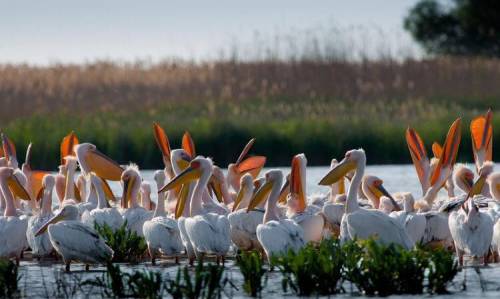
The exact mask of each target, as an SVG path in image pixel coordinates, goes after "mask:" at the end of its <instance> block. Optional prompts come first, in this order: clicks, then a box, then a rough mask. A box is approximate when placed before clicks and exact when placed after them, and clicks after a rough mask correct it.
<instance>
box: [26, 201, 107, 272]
mask: <svg viewBox="0 0 500 299" xmlns="http://www.w3.org/2000/svg"><path fill="white" fill-rule="evenodd" d="M78 218H79V211H78V208H77V207H76V206H74V205H65V206H63V207H62V209H61V210H60V211H59V213H58V214H56V215H55V216H54V217H52V218H51V219H50V220H49V221H48V222H47V223H45V224H44V225H43V226H42V227H41V228H40V229H39V230H38V232H37V233H36V234H35V236H39V235H41V234H43V233H45V232H46V231H48V234H49V237H50V242H51V243H52V246H54V249H55V250H56V251H57V253H59V254H60V255H61V256H62V258H63V260H64V263H65V264H66V271H70V264H71V261H75V260H76V261H80V262H82V263H85V264H86V265H87V266H86V268H87V269H88V265H89V264H99V263H105V262H108V261H110V260H111V258H112V257H113V250H112V249H111V248H109V246H108V245H106V242H104V240H103V239H102V238H101V237H100V236H99V235H98V234H97V233H96V231H95V230H94V229H93V228H92V227H90V226H88V225H86V224H84V223H82V222H80V221H78Z"/></svg>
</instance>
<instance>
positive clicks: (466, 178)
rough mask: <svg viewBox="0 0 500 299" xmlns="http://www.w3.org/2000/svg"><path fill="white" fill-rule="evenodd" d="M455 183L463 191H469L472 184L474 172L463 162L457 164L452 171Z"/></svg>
mask: <svg viewBox="0 0 500 299" xmlns="http://www.w3.org/2000/svg"><path fill="white" fill-rule="evenodd" d="M453 179H454V180H455V184H456V185H457V186H458V187H459V188H460V189H462V191H464V192H465V193H469V191H470V189H471V188H472V185H473V184H474V172H473V171H472V170H470V169H469V168H467V167H466V166H465V165H463V164H457V166H456V168H455V171H454V173H453Z"/></svg>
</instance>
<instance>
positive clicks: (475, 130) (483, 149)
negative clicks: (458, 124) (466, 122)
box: [470, 109, 493, 170]
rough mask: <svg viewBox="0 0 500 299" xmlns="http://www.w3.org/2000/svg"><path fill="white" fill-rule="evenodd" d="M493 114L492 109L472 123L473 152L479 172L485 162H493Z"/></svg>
mask: <svg viewBox="0 0 500 299" xmlns="http://www.w3.org/2000/svg"><path fill="white" fill-rule="evenodd" d="M492 117H493V113H492V112H491V109H490V110H488V112H487V113H486V114H485V115H481V116H478V117H476V118H474V119H473V120H472V121H471V123H470V132H471V137H472V150H473V152H474V160H475V161H476V167H477V170H479V168H480V167H481V166H482V164H483V163H484V162H485V161H492V158H493V157H492V156H493V151H492V139H493V126H492V124H491V121H492Z"/></svg>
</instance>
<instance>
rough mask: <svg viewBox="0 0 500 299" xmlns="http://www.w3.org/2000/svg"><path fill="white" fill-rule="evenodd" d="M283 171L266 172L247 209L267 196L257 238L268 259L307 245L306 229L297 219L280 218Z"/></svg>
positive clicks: (255, 205) (251, 208) (256, 204)
mask: <svg viewBox="0 0 500 299" xmlns="http://www.w3.org/2000/svg"><path fill="white" fill-rule="evenodd" d="M282 184H283V173H282V172H281V170H276V169H273V170H269V171H268V172H266V183H265V184H264V185H262V186H261V187H260V188H259V190H258V191H257V192H256V193H255V194H254V196H253V198H252V200H251V202H250V205H249V206H248V208H247V210H248V211H251V210H253V209H254V208H255V207H257V206H258V205H260V203H261V202H262V201H264V200H265V198H266V197H267V196H268V195H269V197H267V202H266V211H265V213H264V218H263V220H262V223H261V224H259V225H258V226H257V230H256V233H257V239H258V240H259V242H260V244H261V245H262V248H264V251H265V252H266V255H267V258H268V261H269V262H271V258H272V257H273V256H275V255H280V254H285V253H287V252H288V251H289V250H293V251H298V250H300V249H301V248H302V247H304V246H305V244H306V241H305V239H304V230H303V229H302V227H301V226H300V225H298V224H297V223H296V222H295V221H292V220H290V219H280V218H279V216H278V214H277V211H276V204H277V202H278V200H279V198H280V193H281V185H282Z"/></svg>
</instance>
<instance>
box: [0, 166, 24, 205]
mask: <svg viewBox="0 0 500 299" xmlns="http://www.w3.org/2000/svg"><path fill="white" fill-rule="evenodd" d="M0 180H1V181H3V182H6V183H7V185H8V186H9V189H10V190H11V192H12V194H13V195H14V196H15V197H18V198H21V199H24V200H31V196H30V195H29V193H28V191H27V190H26V188H25V187H24V186H26V177H25V176H24V174H23V173H22V172H21V171H20V170H19V169H14V168H11V167H0Z"/></svg>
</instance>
